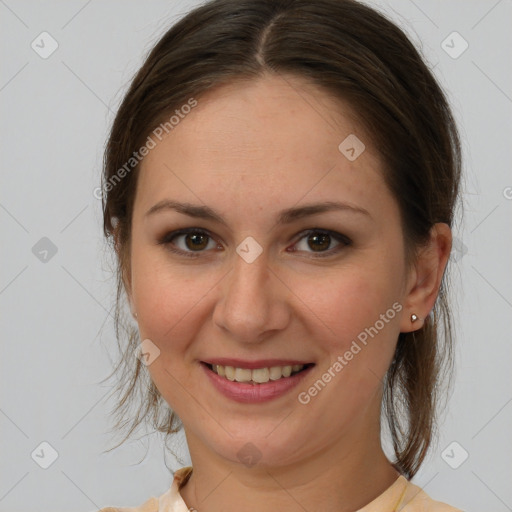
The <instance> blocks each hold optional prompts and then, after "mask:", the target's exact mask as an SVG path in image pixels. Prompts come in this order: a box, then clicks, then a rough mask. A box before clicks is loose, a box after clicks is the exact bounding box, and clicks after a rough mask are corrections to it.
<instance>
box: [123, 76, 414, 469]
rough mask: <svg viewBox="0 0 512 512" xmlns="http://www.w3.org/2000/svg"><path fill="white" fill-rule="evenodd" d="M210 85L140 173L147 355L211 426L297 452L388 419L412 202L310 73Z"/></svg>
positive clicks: (196, 429) (134, 293) (137, 226)
mask: <svg viewBox="0 0 512 512" xmlns="http://www.w3.org/2000/svg"><path fill="white" fill-rule="evenodd" d="M197 101H198V104H197V106H196V107H195V108H193V109H192V110H191V112H190V113H189V114H187V116H186V117H185V118H184V119H182V120H181V121H180V123H179V124H178V125H177V126H175V128H174V129H173V130H172V131H171V132H170V133H169V134H168V135H166V137H164V138H163V139H162V141H161V142H158V144H157V145H156V147H155V148H154V149H152V150H151V151H150V153H149V154H148V155H147V156H146V158H145V159H144V161H143V163H142V167H141V170H140V175H139V180H138V185H137V194H136V199H135V204H134V211H133V225H132V242H131V252H130V269H129V276H130V277H129V279H130V283H129V285H128V288H129V295H130V297H131V300H132V302H133V307H134V309H135V311H136V312H137V319H138V322H139V329H140V336H141V340H146V339H149V340H151V344H152V345H151V346H153V344H154V346H156V347H158V350H159V351H160V352H159V355H158V357H156V358H155V359H154V361H153V362H152V363H151V364H150V365H149V366H148V369H149V372H150V374H151V377H152V379H153V381H154V383H155V385H156V386H157V388H158V389H159V391H160V393H161V394H162V396H163V397H164V399H165V400H166V401H167V402H168V403H169V404H170V406H171V408H172V409H174V410H175V411H176V413H177V414H178V416H179V417H180V418H181V420H182V422H183V424H184V426H185V431H186V433H187V437H188V438H190V439H194V440H195V443H199V444H201V446H202V447H203V448H206V449H208V450H210V451H211V453H214V454H215V455H216V456H218V457H222V458H224V459H228V460H232V461H239V460H241V459H240V457H241V456H242V455H243V453H244V452H243V450H242V452H240V450H241V449H242V447H244V446H245V445H246V443H248V442H251V443H252V445H253V446H254V447H256V448H254V447H251V448H248V447H247V446H245V448H244V449H245V450H249V451H250V450H254V451H256V450H257V453H258V455H257V456H258V457H261V461H262V462H264V463H267V464H269V465H276V464H284V463H294V462H297V461H298V460H300V459H301V458H304V457H308V456H310V455H312V454H314V453H315V452H317V451H319V450H324V449H327V448H329V447H332V446H334V445H335V444H338V445H339V444H340V443H343V442H345V443H346V442H347V440H349V439H352V440H354V439H356V437H355V436H356V435H365V433H367V432H369V431H370V430H371V429H374V428H378V425H377V423H378V421H376V420H378V417H379V413H380V399H381V388H382V382H381V381H382V378H383V376H384V375H385V372H386V370H387V368H388V367H389V364H390V362H391V359H392V356H393V353H394V349H395V345H396V340H397V337H398V334H399V332H400V318H401V316H402V315H403V313H402V312H401V310H402V304H403V301H404V300H405V290H406V282H407V272H406V266H405V261H404V241H403V232H402V228H401V223H400V215H399V209H398V204H397V202H396V201H395V199H394V198H393V196H392V195H391V193H390V192H389V190H388V189H387V187H386V185H385V183H384V180H383V168H382V162H381V160H380V157H379V155H378V154H377V153H376V151H374V149H373V148H372V145H371V143H370V140H369V139H368V138H366V136H365V134H364V132H363V131H361V129H360V127H359V126H358V125H357V122H356V117H355V116H354V115H353V113H352V112H351V110H350V108H349V105H347V104H344V103H341V102H339V101H335V100H333V99H331V98H330V97H329V96H328V95H326V94H325V92H322V91H321V90H319V89H317V88H315V87H314V86H312V85H308V84H307V83H306V82H305V81H302V80H301V79H298V78H293V77H286V79H284V77H261V78H260V79H259V80H258V81H254V82H251V83H245V82H244V83H242V84H240V83H239V84H231V85H225V86H222V87H221V88H217V89H216V90H214V91H212V92H210V93H208V94H207V95H205V96H202V97H200V98H197ZM350 134H355V135H356V136H357V138H358V139H359V140H360V141H362V142H363V143H364V144H365V149H364V151H363V152H362V153H361V154H360V155H359V156H358V157H357V158H356V159H355V160H354V159H353V157H354V156H357V153H358V147H357V146H356V147H355V150H354V152H352V151H351V150H350V148H351V145H350V144H349V145H348V148H347V147H346V146H342V150H340V149H339V145H340V143H342V141H344V140H345V139H346V138H347V136H349V135H350ZM349 141H350V139H349ZM343 148H344V149H343ZM347 156H350V157H351V159H349V158H347ZM178 203H181V204H187V205H189V206H193V207H194V208H189V209H188V210H186V208H185V207H183V206H182V207H176V205H177V204H178ZM334 205H337V206H334ZM306 207H308V208H306ZM309 207H311V208H309ZM184 230H186V232H183V231H184ZM217 365H220V368H219V366H217ZM302 365H304V366H302ZM290 366H291V369H290V368H288V369H287V368H286V367H290ZM226 367H233V368H238V369H236V370H231V369H229V368H228V369H226ZM256 369H257V370H256ZM215 370H216V371H217V372H220V375H219V374H218V373H215ZM290 370H291V371H292V374H291V376H289V377H286V375H287V374H288V373H289V372H290ZM299 370H300V371H299ZM223 373H224V374H226V375H224V376H223V375H222V374H223ZM233 374H234V377H233ZM283 375H284V376H283ZM232 378H235V380H234V381H233V380H231V379H232ZM249 379H250V380H251V382H238V380H242V381H244V380H249ZM254 381H261V382H254ZM191 451H192V449H191Z"/></svg>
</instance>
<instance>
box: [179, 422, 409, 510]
mask: <svg viewBox="0 0 512 512" xmlns="http://www.w3.org/2000/svg"><path fill="white" fill-rule="evenodd" d="M376 434H377V435H374V436H372V437H369V436H368V432H358V433H357V434H355V435H351V436H347V435H345V436H343V437H340V439H339V440H337V441H336V442H335V443H332V444H329V445H328V446H326V447H325V448H324V449H323V450H321V451H318V452H315V453H314V454H313V455H310V456H309V457H305V458H303V459H301V460H300V461H297V462H296V463H293V464H288V465H282V466H263V465H260V464H256V465H255V466H253V467H250V468H249V467H246V466H244V465H243V464H240V463H235V462H232V461H229V460H226V459H225V458H222V457H220V456H219V455H218V454H216V453H214V452H213V451H212V450H211V449H209V447H208V446H205V445H204V444H203V443H201V442H200V440H199V439H198V438H197V437H195V436H194V435H193V434H192V433H191V432H187V441H188V445H189V449H190V455H191V459H192V464H193V468H194V470H193V473H192V475H191V477H190V479H189V480H188V482H187V484H186V485H185V486H184V487H182V489H181V490H180V494H181V496H182V497H183V499H184V501H185V503H186V504H187V507H189V508H191V507H192V509H195V510H197V512H220V511H223V512H235V511H236V512H239V511H240V510H241V509H242V510H244V511H247V512H256V511H257V512H260V511H261V505H262V504H263V503H264V504H265V509H277V510H281V511H283V512H304V510H322V511H323V512H349V511H353V510H359V509H360V508H362V507H363V506H365V505H366V504H368V503H370V502H371V501H372V500H374V499H375V498H376V497H377V496H379V495H380V494H382V493H383V492H384V491H385V490H386V489H387V488H388V487H389V486H391V485H392V484H393V483H394V482H395V481H396V479H397V478H398V476H399V473H397V471H396V470H395V469H394V468H393V467H392V465H391V464H390V462H389V461H388V459H387V458H386V456H385V454H384V453H383V451H382V448H381V444H380V435H378V432H376Z"/></svg>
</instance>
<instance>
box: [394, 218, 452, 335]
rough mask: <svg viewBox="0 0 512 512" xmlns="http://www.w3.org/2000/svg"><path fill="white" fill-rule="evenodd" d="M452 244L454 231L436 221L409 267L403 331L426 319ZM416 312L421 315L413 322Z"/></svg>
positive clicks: (410, 329) (437, 291) (421, 324)
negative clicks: (411, 265) (424, 243)
mask: <svg viewBox="0 0 512 512" xmlns="http://www.w3.org/2000/svg"><path fill="white" fill-rule="evenodd" d="M451 248H452V232H451V229H450V227H449V226H448V224H445V223H442V222H439V223H437V224H434V226H433V227H432V229H431V230H430V239H429V241H428V242H427V244H426V245H425V246H424V247H422V248H421V249H420V251H419V253H418V255H417V259H416V261H415V263H414V264H413V267H412V268H411V271H410V275H409V278H408V282H407V289H406V298H405V299H404V315H403V317H402V320H401V325H400V331H401V332H411V331H415V330H417V329H419V328H421V327H422V326H423V324H424V323H425V318H426V317H427V316H428V315H429V314H430V312H431V311H432V309H433V307H434V304H435V302H436V299H437V295H438V293H439V287H440V286H441V279H442V277H443V274H444V271H445V268H446V264H447V263H448V258H449V257H450V252H451ZM413 314H414V315H416V316H417V317H418V318H417V320H415V321H414V322H413V321H412V320H411V315H413Z"/></svg>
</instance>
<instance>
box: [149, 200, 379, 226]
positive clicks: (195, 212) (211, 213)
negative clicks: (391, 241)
mask: <svg viewBox="0 0 512 512" xmlns="http://www.w3.org/2000/svg"><path fill="white" fill-rule="evenodd" d="M167 210H174V211H176V212H178V213H182V214H184V215H188V216H189V217H195V218H198V219H206V220H211V221H214V222H218V223H219V224H223V225H227V223H226V221H225V220H224V219H223V218H222V217H221V215H220V214H218V213H217V212H215V210H212V209H211V208H210V207H208V206H199V205H194V204H191V203H180V202H178V201H171V200H168V199H164V200H162V201H160V202H158V203H157V204H155V205H154V206H152V207H151V208H150V209H149V210H148V211H147V212H146V214H145V216H146V217H148V216H150V215H154V214H155V213H158V212H162V211H167ZM330 211H346V212H349V213H356V214H362V215H366V216H368V217H370V218H371V215H370V213H369V212H368V210H365V209H364V208H361V207H359V206H355V205H352V204H349V203H341V202H336V201H326V202H323V203H314V204H308V205H305V206H300V207H293V208H287V209H286V210H282V211H281V212H280V213H279V215H278V217H277V223H278V224H290V223H292V222H294V221H297V220H300V219H303V218H305V217H309V216H311V215H317V214H320V213H326V212H330Z"/></svg>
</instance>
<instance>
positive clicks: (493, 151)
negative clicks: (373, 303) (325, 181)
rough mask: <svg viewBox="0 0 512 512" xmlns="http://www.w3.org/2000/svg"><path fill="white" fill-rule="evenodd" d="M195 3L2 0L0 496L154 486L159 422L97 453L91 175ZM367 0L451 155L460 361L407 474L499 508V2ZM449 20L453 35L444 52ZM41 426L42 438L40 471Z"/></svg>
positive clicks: (506, 202)
mask: <svg viewBox="0 0 512 512" xmlns="http://www.w3.org/2000/svg"><path fill="white" fill-rule="evenodd" d="M195 4H197V2H193V1H188V2H185V1H181V2H178V1H176V2H171V1H156V0H152V1H150V2H135V1H133V0H132V1H120V0H116V1H99V0H92V1H91V0H89V1H63V0H62V1H57V0H55V1H51V2H50V1H46V2H29V1H14V0H0V34H1V35H0V37H1V43H2V44H1V49H0V51H1V62H2V67H1V74H0V108H1V121H2V122H1V127H2V133H1V138H0V141H1V142H0V143H1V165H2V171H1V189H0V221H1V232H0V237H1V238H0V247H1V251H2V259H1V266H0V308H1V333H2V343H1V345H0V350H1V355H0V380H1V388H0V429H1V438H0V450H1V451H0V511H1V512H6V511H9V512H18V511H27V510H38V511H39V512H46V511H50V510H51V511H52V512H58V511H64V510H66V511H67V510H75V511H84V512H85V511H92V510H96V509H97V508H99V507H103V506H107V505H118V506H121V505H125V506H126V505H131V506H133V505H138V504H141V503H142V502H143V501H145V500H146V499H147V498H148V497H149V496H150V495H155V496H158V495H160V494H161V493H163V492H164V491H165V490H166V489H167V488H168V486H169V485H170V482H171V477H170V475H169V474H168V473H167V469H166V467H165V465H164V458H163V451H162V448H161V438H160V437H159V436H156V435H147V436H146V437H143V438H142V439H139V440H134V441H131V442H128V443H126V444H125V445H123V446H122V447H120V448H118V449H116V450H114V451H112V452H109V453H107V454H105V453H102V452H103V450H106V449H107V448H110V447H111V446H113V445H114V444H115V443H114V441H115V439H114V438H112V437H111V436H110V435H109V434H108V430H109V428H110V426H111V424H110V422H109V419H110V418H109V415H110V411H111V408H112V406H113V402H112V401H109V400H107V398H106V397H107V395H108V394H109V393H110V391H111V385H112V384H106V383H100V381H101V380H102V379H104V378H105V377H106V376H107V374H108V373H109V371H110V369H111V359H113V358H115V356H116V352H115V346H116V345H115V342H114V338H113V331H112V322H111V317H110V313H111V308H112V305H113V289H114V283H113V280H112V278H111V270H110V268H111V267H110V265H111V262H110V259H109V257H108V254H105V251H104V245H103V240H102V233H101V229H100V225H101V214H100V201H98V200H97V199H96V198H95V197H94V195H93V190H94V189H95V187H97V186H98V184H99V175H100V170H101V157H102V150H103V144H104V141H105V138H106V135H107V130H108V127H109V125H110V123H111V121H112V119H113V113H114V112H115V110H116V108H117V106H118V104H119V101H120V99H121V97H122V93H123V92H124V91H125V89H126V85H127V84H128V82H129V80H130V78H131V77H132V75H133V73H134V72H135V71H136V69H137V68H138V66H139V65H140V64H141V62H142V59H143V56H144V55H145V53H146V52H147V51H148V50H149V49H150V48H151V46H152V45H153V43H154V42H156V40H157V39H158V37H159V36H160V35H162V34H163V32H164V31H165V30H166V29H167V28H168V26H169V25H170V24H172V23H173V21H175V20H176V19H177V18H178V17H179V16H181V14H183V13H184V12H186V11H187V10H188V9H189V8H190V7H191V6H193V5H195ZM374 5H379V6H381V8H382V9H383V10H385V11H386V12H388V13H389V15H390V16H391V17H392V18H393V19H394V20H395V21H396V22H397V23H398V24H399V25H400V26H402V27H403V28H404V29H405V30H406V31H407V32H408V33H409V34H410V36H411V37H412V39H413V40H414V41H416V42H417V43H418V44H419V45H420V47H421V49H422V52H423V54H424V55H425V57H426V58H427V59H428V61H429V62H430V63H431V65H432V66H435V72H436V74H437V76H438V77H439V80H440V81H441V83H442V85H443V86H444V87H445V89H446V90H447V92H448V94H449V95H450V98H451V101H452V104H453V108H454V112H455V114H456V117H457V120H458V121H459V123H460V129H461V135H462V139H463V149H464V157H465V172H466V178H465V183H464V201H465V204H466V207H465V220H464V224H463V225H462V226H459V227H457V230H456V236H457V242H456V249H455V250H454V253H453V256H454V261H455V263H454V265H453V267H454V268H453V270H454V271H455V272H454V284H455V287H456V288H457V289H458V292H457V294H456V297H455V301H456V304H457V310H458V312H459V313H458V315H457V316H456V332H457V368H458V370H457V375H456V382H455V388H454V393H453V396H452V398H451V401H450V403H449V408H448V412H447V413H446V415H445V418H444V422H443V424H442V426H441V436H440V440H439V443H438V445H437V446H436V447H434V449H433V450H432V452H431V456H430V458H429V459H428V461H427V462H426V463H425V465H424V467H423V469H422V470H421V472H420V473H419V474H418V475H417V477H416V478H415V479H414V482H415V483H417V484H418V485H421V486H424V487H425V490H426V491H427V492H428V493H429V494H431V495H432V496H435V497H436V498H437V499H439V500H442V501H446V502H448V503H451V504H453V505H456V506H458V507H460V508H462V509H464V510H466V511H474V512H477V511H478V512H480V511H483V510H492V511H493V512H501V511H507V510H512V486H511V485H510V483H511V481H512V462H511V461H512V440H511V435H510V432H512V386H511V371H510V366H511V363H512V357H511V356H512V344H511V343H510V332H511V329H510V327H511V326H510V318H511V307H512V291H511V290H512V286H511V284H512V283H511V281H512V271H511V267H510V261H512V257H511V256H512V247H511V246H512V244H511V236H510V233H511V230H510V218H511V215H510V214H511V209H512V199H511V198H512V188H511V187H512V175H511V172H510V168H511V167H510V164H511V149H510V148H511V140H512V139H511V135H512V126H511V118H512V117H511V112H512V80H511V65H510V62H511V59H510V57H511V55H510V53H511V51H510V50H511V47H512V44H511V43H512V41H511V39H512V35H511V34H512V33H511V31H510V30H509V27H510V21H511V20H512V2H511V1H510V0H500V1H494V0H493V1H483V0H480V1H476V0H472V1H468V0H464V1H463V0H458V1H455V0H450V1H447V0H444V1H434V0H429V1H422V2H421V3H420V1H419V0H416V1H415V2H413V1H411V0H403V1H392V2H378V3H376V4H374ZM43 31H47V32H49V33H50V34H51V36H52V37H53V38H54V39H55V40H56V41H57V43H58V45H59V46H58V49H57V50H56V51H55V52H54V53H53V54H52V55H50V56H49V57H48V58H46V59H43V58H41V57H40V55H39V54H38V53H36V51H34V50H33V49H32V48H31V43H32V41H34V40H35V41H36V43H37V42H38V41H39V45H40V46H42V43H40V37H39V34H41V32H43ZM454 31H457V32H458V33H459V34H460V35H461V36H462V37H463V38H464V40H466V41H467V43H468V44H469V47H468V48H467V50H466V51H464V52H463V53H462V54H461V55H457V58H454V55H455V54H458V53H460V51H461V50H462V49H463V46H462V45H463V44H464V43H463V41H462V40H461V39H460V38H457V36H450V34H452V32H454ZM448 36H450V37H448ZM447 37H448V39H447ZM443 41H446V42H445V43H443ZM450 47H451V48H450ZM45 48H46V50H48V49H49V48H50V46H49V40H48V39H47V40H46V43H45ZM445 50H448V52H451V53H452V55H451V56H450V55H449V54H448V53H447V51H445ZM43 237H47V238H48V239H49V240H51V242H52V244H53V245H54V246H55V248H56V249H57V252H56V254H52V252H51V247H50V246H49V245H48V244H49V242H48V241H47V240H43V241H40V240H41V239H42V238H43ZM34 246H35V249H33V248H34ZM45 249H46V250H48V249H49V252H48V253H47V254H46V253H44V250H45ZM41 258H42V260H41ZM45 259H46V260H45ZM42 442H47V443H49V444H50V445H51V446H52V447H53V449H55V450H56V452H57V453H58V458H57V459H56V460H55V461H54V462H53V464H51V465H50V466H49V467H48V469H43V468H42V467H40V464H44V463H45V462H46V463H49V462H51V460H50V459H49V457H51V449H50V448H48V447H47V446H45V445H43V446H42V447H41V446H40V444H41V443H42ZM452 442H457V443H458V444H457V445H452V446H449V445H450V444H451V443H452ZM447 447H448V450H447V451H445V449H446V448H447ZM176 449H177V450H178V451H179V455H180V457H181V458H182V460H180V461H177V460H175V459H174V458H173V457H172V456H171V457H170V458H169V459H168V463H170V464H171V465H172V466H173V468H178V467H179V466H180V465H182V464H188V463H189V462H190V461H189V459H188V454H187V451H186V448H185V447H184V445H183V437H182V436H178V437H177V439H176ZM41 450H42V451H41ZM452 450H453V451H452ZM462 450H465V451H467V452H468V454H469V457H468V459H467V460H465V461H464V462H463V463H461V461H462V460H463V458H464V451H462ZM34 451H35V455H34V456H33V457H32V456H31V454H32V453H34ZM146 452H147V456H146ZM443 453H444V455H443ZM37 454H39V457H38V456H37ZM36 461H37V462H38V463H39V464H38V463H36ZM448 462H449V463H450V464H451V465H452V466H457V465H458V466H459V467H458V468H457V469H453V468H452V467H450V465H449V464H448ZM459 464H460V465H459Z"/></svg>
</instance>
